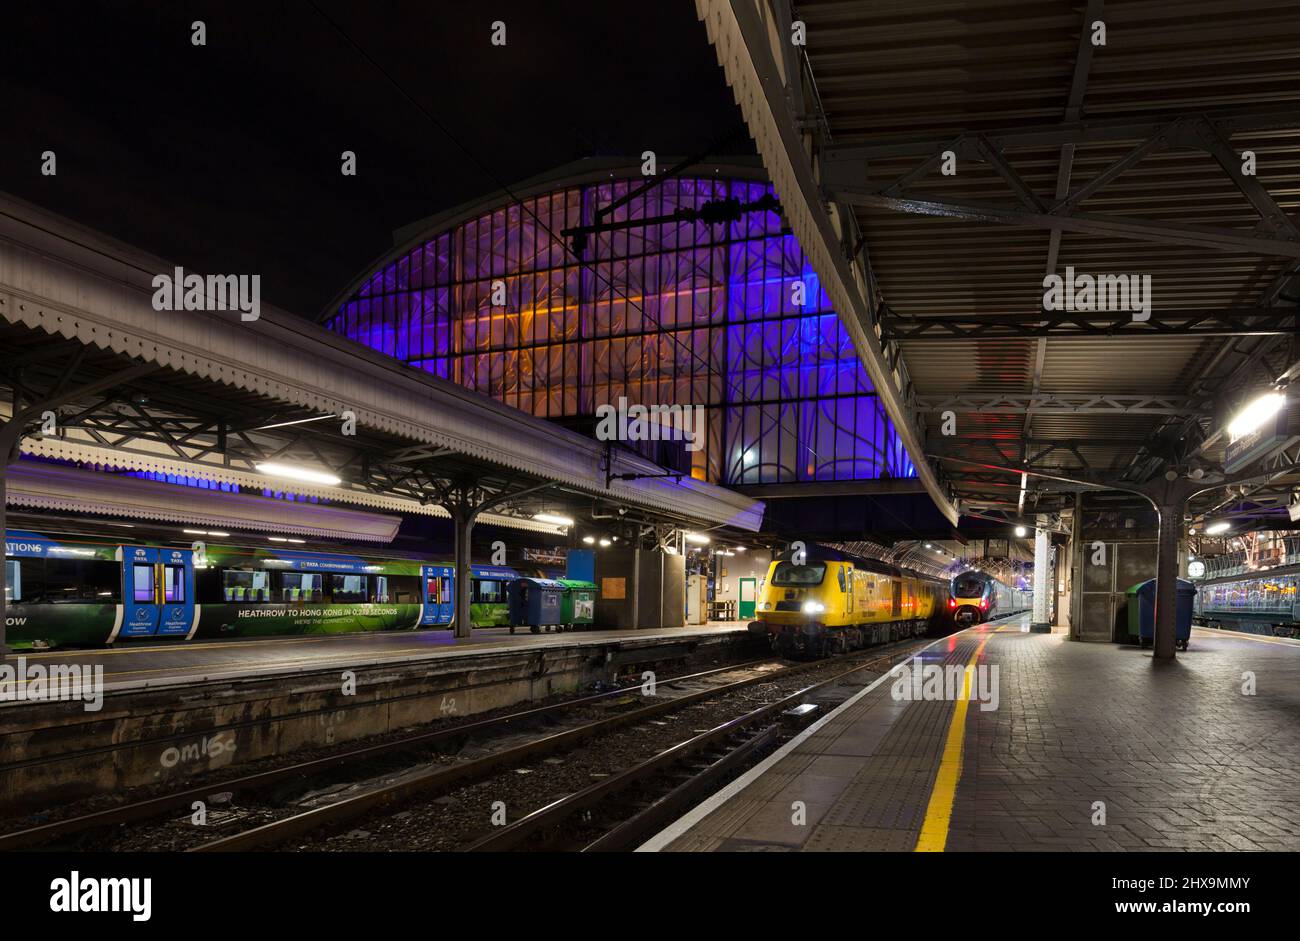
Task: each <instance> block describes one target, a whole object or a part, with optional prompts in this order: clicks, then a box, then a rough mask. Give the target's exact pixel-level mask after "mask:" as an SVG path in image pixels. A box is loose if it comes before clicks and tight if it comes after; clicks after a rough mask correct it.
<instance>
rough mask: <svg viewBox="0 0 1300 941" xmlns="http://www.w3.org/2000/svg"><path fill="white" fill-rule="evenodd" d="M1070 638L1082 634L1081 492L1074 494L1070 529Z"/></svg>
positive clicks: (1082, 546) (1075, 638)
mask: <svg viewBox="0 0 1300 941" xmlns="http://www.w3.org/2000/svg"><path fill="white" fill-rule="evenodd" d="M1070 549H1071V558H1070V582H1071V585H1070V639H1071V640H1079V639H1080V638H1082V636H1083V566H1084V564H1085V562H1084V558H1085V555H1086V553H1087V549H1088V547H1087V544H1086V543H1085V542H1084V541H1083V492H1082V491H1080V492H1078V493H1076V494H1075V495H1074V525H1073V526H1072V527H1071V529H1070Z"/></svg>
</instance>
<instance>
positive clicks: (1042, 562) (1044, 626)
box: [1029, 527, 1052, 634]
mask: <svg viewBox="0 0 1300 941" xmlns="http://www.w3.org/2000/svg"><path fill="white" fill-rule="evenodd" d="M1051 551H1052V544H1051V540H1050V539H1049V538H1048V535H1047V530H1045V529H1043V528H1042V527H1035V528H1034V619H1033V622H1032V623H1031V624H1030V625H1029V629H1030V630H1031V631H1033V632H1034V633H1036V634H1050V633H1051V631H1052V622H1051V615H1050V611H1051V599H1050V598H1049V597H1048V592H1049V591H1051V590H1052V585H1051V584H1050V577H1049V569H1050V567H1051V559H1050V557H1049V553H1050V552H1051Z"/></svg>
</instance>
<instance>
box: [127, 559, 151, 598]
mask: <svg viewBox="0 0 1300 941" xmlns="http://www.w3.org/2000/svg"><path fill="white" fill-rule="evenodd" d="M131 569H132V572H131V586H132V587H131V600H132V601H134V602H135V603H136V604H152V603H153V600H154V598H153V565H152V563H139V562H137V563H136V564H135V565H133V566H131Z"/></svg>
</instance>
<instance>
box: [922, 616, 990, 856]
mask: <svg viewBox="0 0 1300 941" xmlns="http://www.w3.org/2000/svg"><path fill="white" fill-rule="evenodd" d="M1001 630H1002V628H1001V627H997V628H994V629H993V630H991V631H989V632H988V633H986V634H985V635H984V639H983V640H982V641H980V643H979V646H978V647H976V648H975V652H974V653H973V654H971V658H970V660H969V661H967V663H966V666H967V668H968V669H967V670H965V671H964V672H965V678H964V680H963V681H962V694H961V696H960V697H959V698H958V700H957V703H956V707H955V708H954V709H953V714H952V722H951V723H950V724H949V726H948V738H947V739H946V740H945V741H944V743H943V757H942V758H941V759H939V773H938V774H937V775H935V778H934V789H933V790H932V791H931V792H930V803H929V805H928V806H927V807H926V808H925V822H924V823H923V824H922V825H921V835H920V836H919V837H917V840H916V849H915V850H914V852H917V853H942V852H943V849H944V847H945V846H947V845H948V825H949V824H950V823H951V822H952V805H953V800H954V799H955V798H956V796H957V782H958V781H959V780H961V763H962V747H963V745H964V743H965V740H966V709H967V706H968V705H969V703H970V684H971V676H972V675H973V674H972V672H971V670H970V669H969V667H973V666H975V663H976V661H977V660H979V657H980V654H982V653H983V652H984V646H985V645H986V644H987V643H988V642H989V638H990V637H992V636H993V635H994V634H996V633H998V632H1000V631H1001Z"/></svg>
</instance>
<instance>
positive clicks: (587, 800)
mask: <svg viewBox="0 0 1300 941" xmlns="http://www.w3.org/2000/svg"><path fill="white" fill-rule="evenodd" d="M921 643H924V642H921ZM921 643H913V644H911V645H909V646H908V648H907V650H906V651H905V652H904V653H903V656H907V655H909V654H910V653H911V652H912V650H914V649H915V648H916V647H918V646H921ZM896 656H897V654H896V653H895V654H886V655H883V656H879V657H876V658H875V659H873V660H870V661H868V662H866V663H859V664H856V665H854V666H852V667H850V668H848V669H846V670H842V671H839V672H837V673H835V674H834V675H832V676H830V677H828V678H826V679H824V680H821V681H819V682H817V683H815V684H813V685H811V686H808V687H804V688H803V689H800V690H797V691H795V692H794V693H792V694H790V695H788V696H784V697H782V698H781V699H779V700H777V701H776V702H772V703H768V704H766V705H764V706H761V707H759V708H757V709H754V710H752V711H750V712H748V713H745V714H744V715H741V716H738V717H736V718H734V719H731V720H729V721H727V722H724V723H722V724H721V725H718V726H716V727H715V728H712V729H710V730H708V731H706V732H702V733H700V734H698V735H695V736H693V737H691V738H690V739H687V740H685V741H683V742H680V743H678V744H676V745H673V746H672V747H670V748H667V749H665V750H663V751H661V752H659V753H658V754H656V755H654V756H653V757H651V758H648V759H646V760H644V761H641V762H638V763H637V764H635V765H633V766H632V767H629V768H627V769H625V770H624V771H621V772H619V773H618V774H616V775H613V776H611V777H609V778H606V779H604V780H602V781H598V782H596V783H594V784H592V785H591V786H590V787H587V788H585V789H583V790H581V791H578V792H575V793H573V794H570V795H568V796H567V797H564V798H561V799H560V800H557V801H555V802H553V803H551V804H548V805H547V806H545V807H542V808H540V809H539V810H536V811H534V812H532V813H530V814H528V815H526V816H524V817H522V818H521V819H519V820H517V821H515V822H514V823H511V824H508V825H506V826H503V827H501V828H500V829H498V830H496V831H494V832H492V833H489V834H488V835H486V836H484V837H481V838H480V839H478V840H476V841H474V842H472V843H470V844H469V845H468V846H466V847H465V848H464V849H465V851H467V852H501V851H505V850H518V849H523V848H531V849H536V850H580V851H582V852H617V851H626V850H631V849H633V848H635V847H636V846H638V845H639V844H640V843H642V842H644V840H645V839H646V838H648V837H650V836H652V835H653V834H655V833H657V832H658V831H660V830H661V829H663V828H664V827H665V826H667V825H668V824H669V823H671V822H672V821H673V820H676V819H677V818H678V817H680V816H681V814H682V813H684V812H685V811H686V810H687V809H689V808H690V807H692V806H694V805H695V804H697V803H698V802H699V801H700V800H702V799H703V798H705V797H706V796H707V795H708V794H710V793H712V792H713V791H714V790H716V789H717V788H718V787H720V786H721V785H722V784H723V783H725V781H726V780H728V779H730V778H731V777H733V776H734V775H735V774H736V773H738V772H740V771H742V770H744V769H745V768H746V767H748V766H749V765H750V764H752V763H754V762H755V761H756V760H757V758H758V756H761V755H762V754H764V753H765V752H766V751H767V750H768V749H770V748H771V747H772V746H774V745H775V744H776V742H777V741H778V739H779V738H780V732H781V726H780V724H779V723H775V722H773V721H772V720H773V719H775V718H778V717H780V716H781V715H782V714H783V713H784V712H786V711H787V710H789V709H791V708H792V707H795V706H798V705H800V704H801V703H803V702H804V701H805V700H806V699H807V698H808V696H809V695H810V694H811V693H813V692H815V691H818V690H822V689H826V688H828V687H831V686H834V685H836V684H838V683H839V682H840V681H841V680H843V679H844V678H845V677H848V676H850V675H852V674H854V673H858V672H861V671H862V670H865V669H870V668H872V667H874V666H877V665H878V664H881V663H888V664H889V665H890V666H892V663H893V660H894V658H895V657H896ZM886 669H888V667H886ZM882 672H883V671H882ZM843 698H844V699H847V698H848V696H847V695H846V696H844V697H843ZM755 727H757V729H756V730H755ZM684 765H685V766H686V772H685V773H680V769H682V767H683V766H684ZM674 775H676V777H674ZM656 782H658V784H659V787H658V788H655V787H654V784H655V783H656ZM651 795H653V796H651ZM593 812H595V814H597V815H599V816H600V817H601V818H602V819H603V820H604V821H606V823H605V824H604V825H600V824H596V823H594V821H593V820H592V817H593ZM575 820H576V825H575ZM592 831H595V832H594V833H593V832H592ZM584 834H585V836H584Z"/></svg>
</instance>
